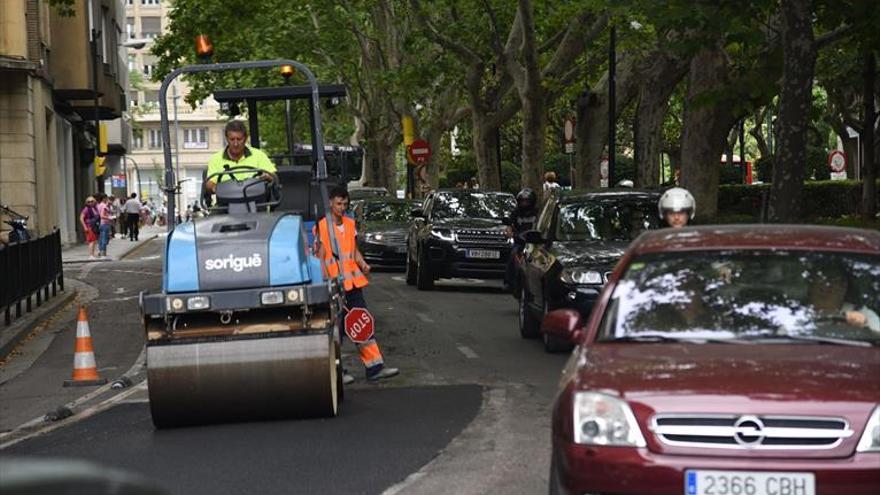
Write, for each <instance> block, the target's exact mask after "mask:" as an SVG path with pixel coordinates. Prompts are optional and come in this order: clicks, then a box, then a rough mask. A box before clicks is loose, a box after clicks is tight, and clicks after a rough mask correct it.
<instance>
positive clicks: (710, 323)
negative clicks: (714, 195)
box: [599, 250, 880, 345]
mask: <svg viewBox="0 0 880 495" xmlns="http://www.w3.org/2000/svg"><path fill="white" fill-rule="evenodd" d="M878 313H880V256H876V255H856V254H845V253H825V252H803V251H766V250H762V251H726V252H725V251H715V252H686V253H664V254H655V255H648V256H643V257H640V258H637V259H636V260H634V261H633V262H631V263H630V265H629V267H628V269H627V271H626V273H625V274H624V276H623V277H622V278H621V280H620V281H619V282H618V284H617V286H616V287H615V289H614V292H613V293H612V295H611V301H610V304H609V306H608V309H607V311H606V312H605V316H604V319H603V323H602V328H601V330H600V336H599V340H604V341H608V340H618V339H621V340H634V339H638V338H640V337H645V338H646V341H650V339H655V340H656V341H662V340H668V339H680V340H692V339H697V340H700V339H711V340H713V341H714V340H718V339H723V340H731V341H762V340H763V341H780V342H792V341H797V342H822V343H839V342H840V341H846V342H857V343H868V344H874V345H877V344H880V317H878Z"/></svg>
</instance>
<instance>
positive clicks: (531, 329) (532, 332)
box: [519, 284, 540, 339]
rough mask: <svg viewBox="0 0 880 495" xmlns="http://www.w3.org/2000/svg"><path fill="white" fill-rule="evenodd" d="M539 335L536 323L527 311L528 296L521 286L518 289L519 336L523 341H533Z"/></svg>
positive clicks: (530, 312) (528, 310)
mask: <svg viewBox="0 0 880 495" xmlns="http://www.w3.org/2000/svg"><path fill="white" fill-rule="evenodd" d="M539 334H540V328H539V327H538V322H537V321H536V320H535V317H534V316H532V311H531V310H530V309H529V303H528V294H526V287H525V284H522V285H521V286H520V289H519V335H520V337H522V338H524V339H535V338H538V336H539Z"/></svg>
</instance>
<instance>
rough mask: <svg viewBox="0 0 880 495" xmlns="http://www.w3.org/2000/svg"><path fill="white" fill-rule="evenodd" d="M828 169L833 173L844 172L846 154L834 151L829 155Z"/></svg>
mask: <svg viewBox="0 0 880 495" xmlns="http://www.w3.org/2000/svg"><path fill="white" fill-rule="evenodd" d="M828 168H830V169H831V171H832V172H835V173H840V172H843V171H844V170H846V153H844V152H843V151H840V150H834V151H832V152H831V153H829V154H828Z"/></svg>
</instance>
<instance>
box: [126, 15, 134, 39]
mask: <svg viewBox="0 0 880 495" xmlns="http://www.w3.org/2000/svg"><path fill="white" fill-rule="evenodd" d="M134 37H135V35H134V17H126V18H125V38H126V39H129V40H130V39H132V38H134Z"/></svg>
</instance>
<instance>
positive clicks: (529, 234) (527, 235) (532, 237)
mask: <svg viewBox="0 0 880 495" xmlns="http://www.w3.org/2000/svg"><path fill="white" fill-rule="evenodd" d="M522 238H523V240H524V241H526V242H527V243H528V244H544V242H545V239H544V237H543V236H542V235H541V233H540V232H538V231H537V230H529V231H526V232H524V233H523V234H522Z"/></svg>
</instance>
